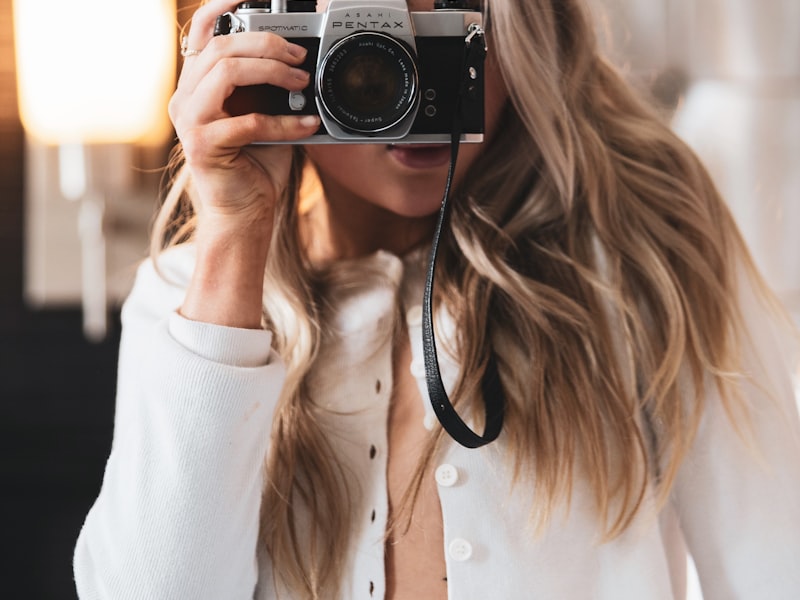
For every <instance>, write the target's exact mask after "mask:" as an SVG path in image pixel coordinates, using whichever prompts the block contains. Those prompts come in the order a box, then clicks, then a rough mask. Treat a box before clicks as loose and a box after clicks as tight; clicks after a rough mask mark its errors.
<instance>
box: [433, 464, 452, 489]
mask: <svg viewBox="0 0 800 600" xmlns="http://www.w3.org/2000/svg"><path fill="white" fill-rule="evenodd" d="M434 476H435V477H436V483H438V484H439V485H441V486H442V487H452V486H454V485H455V484H456V482H458V469H456V468H455V467H454V466H453V465H447V464H445V465H439V467H437V469H436V473H435V474H434Z"/></svg>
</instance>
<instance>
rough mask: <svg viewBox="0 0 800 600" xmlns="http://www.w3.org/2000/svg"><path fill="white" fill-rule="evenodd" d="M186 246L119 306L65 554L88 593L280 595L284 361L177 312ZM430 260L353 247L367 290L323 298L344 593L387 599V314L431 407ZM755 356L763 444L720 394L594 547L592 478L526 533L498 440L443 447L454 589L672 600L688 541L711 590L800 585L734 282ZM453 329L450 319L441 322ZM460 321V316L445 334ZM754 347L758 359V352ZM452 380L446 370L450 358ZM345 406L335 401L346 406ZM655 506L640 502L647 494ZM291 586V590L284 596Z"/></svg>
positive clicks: (798, 434)
mask: <svg viewBox="0 0 800 600" xmlns="http://www.w3.org/2000/svg"><path fill="white" fill-rule="evenodd" d="M193 261H194V257H193V251H192V249H191V247H183V248H179V249H177V250H173V251H170V252H168V253H167V254H166V255H164V256H163V257H162V259H161V267H162V270H163V271H164V272H165V273H166V275H167V276H168V279H169V280H170V281H169V282H168V281H165V280H164V279H162V278H160V277H159V275H157V274H156V273H155V271H154V269H153V266H152V264H151V263H149V262H147V263H145V264H144V265H143V266H142V267H141V268H140V269H139V274H138V277H137V282H136V285H135V287H134V290H133V292H132V293H131V295H130V297H129V299H128V300H127V302H126V304H125V306H124V309H123V313H122V319H123V336H122V344H121V348H120V363H119V383H118V395H117V413H116V419H115V429H114V442H113V447H112V451H111V455H110V457H109V459H108V464H107V467H106V472H105V477H104V481H103V486H102V489H101V491H100V494H99V496H98V498H97V501H96V502H95V504H94V506H93V508H92V509H91V511H90V513H89V515H88V517H87V519H86V522H85V524H84V526H83V529H82V531H81V534H80V538H79V540H78V543H77V547H76V550H75V562H74V568H75V580H76V583H77V589H78V593H79V596H80V597H81V598H82V599H83V600H91V599H96V598H102V599H123V598H130V599H136V600H143V599H150V598H154V599H162V598H163V599H167V598H169V599H173V598H174V599H176V600H178V599H180V600H188V599H191V600H201V599H214V600H219V599H225V600H239V599H241V600H244V599H248V600H249V599H252V598H257V599H259V600H267V599H272V598H275V597H276V591H275V584H274V582H273V579H272V573H271V565H270V560H269V556H267V554H266V552H263V551H261V550H259V549H258V543H257V536H258V528H259V507H260V503H261V490H262V486H263V484H264V481H263V469H262V467H263V463H264V458H265V453H266V452H267V446H268V439H267V438H268V432H269V430H270V423H271V418H272V412H273V408H274V406H275V403H276V400H277V398H278V395H279V393H280V390H281V385H282V381H283V376H284V370H283V367H282V365H281V364H280V361H279V360H278V359H277V358H276V357H275V356H274V354H273V353H272V352H271V350H270V343H271V334H270V333H269V332H267V331H252V330H240V329H231V328H225V327H219V326H214V325H209V324H202V323H196V322H191V321H188V320H186V319H183V318H181V317H180V316H179V315H178V314H177V313H176V312H175V309H176V308H177V307H178V306H180V304H181V303H182V300H183V296H184V291H185V286H186V284H187V282H188V280H189V277H190V274H191V270H192V268H193ZM420 262H421V261H419V260H414V261H412V260H411V259H406V260H405V261H402V260H400V259H398V258H396V257H394V256H390V255H388V254H386V253H378V254H376V255H373V256H371V257H369V258H366V259H362V260H361V261H355V262H354V263H353V264H352V265H351V267H350V268H352V269H358V270H359V274H360V280H361V281H363V285H361V286H358V287H352V286H346V287H344V288H343V289H344V292H343V293H342V295H341V297H340V298H338V299H337V300H336V302H335V304H334V306H333V310H334V313H335V314H334V316H333V320H332V323H333V329H334V330H335V333H336V334H337V335H335V336H333V339H331V340H330V341H329V342H328V343H326V345H325V346H324V348H323V350H322V356H321V359H320V360H321V363H320V369H319V370H318V371H317V372H316V373H315V375H314V379H313V381H312V382H311V390H312V394H313V395H314V398H315V400H316V402H317V403H318V404H319V405H321V406H323V407H329V408H330V409H332V410H331V413H330V414H329V415H328V417H327V418H326V427H328V428H329V431H330V439H331V443H332V444H333V446H334V448H335V449H336V452H337V453H338V457H339V459H340V461H342V463H343V464H344V466H345V468H344V469H343V472H345V473H348V474H350V475H352V479H353V481H351V482H350V483H351V484H353V485H352V486H351V487H353V488H354V489H358V490H360V494H359V496H358V497H357V498H356V499H355V500H354V502H353V505H352V511H353V515H354V517H355V519H354V522H355V523H357V526H356V527H355V529H354V531H353V532H352V539H351V543H350V545H349V546H350V550H349V554H348V556H347V561H348V562H347V564H348V565H349V566H348V568H347V572H346V574H345V579H344V588H343V590H344V591H343V594H342V597H343V598H345V599H364V600H372V599H374V598H383V597H384V593H385V579H384V543H383V535H384V531H385V527H386V519H387V508H388V504H387V491H386V490H387V488H386V448H387V416H388V405H389V399H390V396H391V390H392V357H391V350H392V342H391V335H392V330H393V329H392V324H393V319H394V315H395V314H396V310H397V307H398V306H402V307H406V308H405V309H404V310H405V314H406V320H407V323H408V327H409V335H410V337H411V347H412V352H413V356H414V361H413V364H412V371H413V372H414V374H415V375H416V376H417V379H418V382H419V388H420V393H421V396H422V398H423V401H424V402H425V403H426V409H427V415H428V416H427V417H426V422H425V426H426V427H428V428H431V427H438V426H439V425H438V424H437V423H436V421H435V417H432V412H431V410H430V409H429V408H427V406H428V404H427V391H426V389H425V384H424V369H423V367H422V348H421V341H420V324H419V323H420V310H419V306H418V304H419V301H420V299H421V284H422V267H421V264H420ZM743 296H744V297H743V302H744V304H745V311H746V315H747V319H748V321H749V323H750V324H751V334H752V344H750V345H748V347H747V349H746V351H747V353H748V354H747V359H746V360H747V363H746V364H747V365H749V366H750V367H751V368H752V375H753V376H754V378H755V381H757V382H758V384H760V385H762V386H764V388H765V390H772V392H773V394H774V398H771V399H768V398H767V397H766V396H765V392H764V391H763V390H761V389H759V388H758V387H757V386H755V385H753V384H750V383H747V384H744V385H743V392H744V394H745V396H746V398H747V400H748V403H749V405H750V407H751V408H752V420H753V424H754V433H755V440H756V442H757V443H758V445H759V448H760V452H761V454H760V457H759V456H758V455H757V454H755V453H754V452H753V451H752V450H750V449H748V448H747V447H746V446H745V444H743V443H742V442H741V438H740V437H739V436H738V435H737V433H735V432H734V430H733V429H732V427H731V425H730V424H729V420H728V418H727V416H726V414H725V412H724V409H723V407H722V406H721V402H720V399H719V397H718V396H717V394H716V393H715V391H714V390H713V389H709V397H708V410H707V413H706V414H705V416H704V418H703V421H702V424H701V427H700V431H699V433H698V437H697V441H696V443H695V445H694V448H693V450H692V452H691V454H690V456H689V457H688V458H687V459H686V461H685V463H684V465H683V466H682V468H681V472H680V475H679V477H678V480H677V483H676V486H675V489H674V493H673V495H672V499H671V501H670V502H669V504H668V505H667V506H666V508H664V509H663V510H662V511H661V512H660V513H658V514H655V513H654V512H653V511H648V510H643V511H641V512H640V513H639V515H638V517H637V518H636V520H635V521H634V523H633V525H632V526H631V527H630V528H629V529H628V530H627V531H626V532H625V533H624V534H623V535H621V536H620V537H618V538H616V539H614V540H613V541H611V542H607V543H601V542H600V541H599V531H598V526H597V521H596V518H595V516H594V511H593V501H592V495H591V493H590V491H589V488H588V486H587V485H586V484H585V483H584V482H582V481H577V482H576V485H575V492H574V497H573V499H572V502H571V508H570V511H569V512H566V511H564V512H563V514H560V515H556V516H555V517H554V518H553V520H552V523H551V525H550V526H549V528H548V529H547V530H546V531H545V532H544V533H543V534H542V535H541V536H540V537H535V536H534V534H533V532H532V531H531V530H530V527H529V524H528V520H527V519H528V515H529V514H530V507H531V502H532V501H533V499H534V497H535V489H534V486H533V485H532V484H530V483H527V484H526V482H525V481H522V482H520V483H518V484H517V485H516V486H514V487H512V485H511V475H510V470H509V469H508V465H507V463H508V461H507V460H506V459H507V456H504V454H505V453H506V442H505V440H504V439H503V436H502V435H501V438H500V439H499V440H498V441H497V442H494V443H492V444H490V445H489V446H487V447H485V448H482V449H479V450H468V449H465V448H462V447H460V446H459V445H457V444H456V443H454V442H452V443H448V444H446V446H445V448H444V450H443V453H442V456H440V457H437V462H438V468H437V469H436V474H435V477H436V481H437V487H438V492H439V497H440V500H441V507H442V515H443V519H444V538H445V539H444V548H443V551H444V554H445V557H446V564H447V586H448V591H449V598H450V599H451V600H472V599H474V600H493V599H504V600H516V599H519V600H522V599H541V600H587V599H596V600H668V599H670V600H672V599H677V598H683V597H685V587H686V583H685V575H686V573H685V566H686V560H685V558H686V551H687V549H688V551H690V552H691V554H692V556H693V557H694V560H695V563H696V565H697V569H698V573H699V576H700V581H701V584H702V587H703V592H704V595H705V598H706V600H715V599H718V600H731V599H753V600H764V599H769V600H780V599H786V600H797V599H798V598H800V424H798V414H797V407H796V404H795V402H794V393H793V390H792V387H791V381H790V378H789V376H788V372H789V370H788V366H787V359H786V354H785V353H784V352H783V351H782V350H781V347H780V346H779V344H778V341H777V337H776V335H775V334H776V333H778V332H776V331H775V330H774V328H772V326H771V324H770V323H768V322H766V321H765V320H764V319H763V318H762V317H760V316H759V309H757V308H756V304H755V302H754V301H753V299H752V298H751V297H749V296H748V294H744V295H743ZM444 329H445V335H447V333H446V332H447V327H446V325H445V326H444ZM451 333H452V331H451ZM757 357H760V359H759V358H757ZM440 358H442V359H443V360H442V372H443V377H444V380H445V384H446V385H447V386H451V385H452V383H453V381H454V380H455V377H456V375H457V365H456V364H455V363H454V362H453V360H452V359H451V358H448V356H447V355H446V354H445V355H444V357H440ZM337 409H341V411H339V412H338V413H337ZM648 505H650V506H652V497H648V498H647V499H646V502H645V506H648ZM283 597H287V596H285V595H284V596H283Z"/></svg>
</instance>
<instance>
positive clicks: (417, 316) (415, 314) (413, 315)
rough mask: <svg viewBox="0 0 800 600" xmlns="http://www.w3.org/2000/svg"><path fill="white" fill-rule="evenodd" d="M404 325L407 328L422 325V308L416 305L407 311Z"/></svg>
mask: <svg viewBox="0 0 800 600" xmlns="http://www.w3.org/2000/svg"><path fill="white" fill-rule="evenodd" d="M406 323H407V324H408V326H409V327H417V326H418V325H419V324H420V323H422V306H420V305H419V304H417V305H416V306H412V307H411V308H409V309H408V312H407V313H406Z"/></svg>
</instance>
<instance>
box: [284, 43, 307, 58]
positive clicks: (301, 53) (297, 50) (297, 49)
mask: <svg viewBox="0 0 800 600" xmlns="http://www.w3.org/2000/svg"><path fill="white" fill-rule="evenodd" d="M287 51H288V52H289V54H290V55H292V56H293V57H295V58H305V57H306V54H308V50H306V49H305V48H303V47H302V46H298V45H297V44H292V43H289V44H287Z"/></svg>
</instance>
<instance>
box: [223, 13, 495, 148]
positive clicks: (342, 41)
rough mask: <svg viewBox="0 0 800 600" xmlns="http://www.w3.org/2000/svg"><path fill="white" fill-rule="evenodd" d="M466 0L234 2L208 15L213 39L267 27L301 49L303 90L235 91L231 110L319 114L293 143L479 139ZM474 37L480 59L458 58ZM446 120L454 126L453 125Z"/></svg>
mask: <svg viewBox="0 0 800 600" xmlns="http://www.w3.org/2000/svg"><path fill="white" fill-rule="evenodd" d="M472 5H474V2H473V1H470V0H437V2H436V3H435V5H434V6H435V7H434V9H433V10H432V11H427V12H411V11H409V10H408V6H407V4H406V0H330V2H329V4H328V7H327V10H326V11H325V12H319V13H318V12H316V2H315V1H314V0H272V2H243V3H241V4H239V5H238V7H237V8H236V10H235V11H234V12H229V13H225V14H224V15H221V16H220V17H219V18H218V19H217V25H216V28H215V32H214V34H215V35H225V34H236V33H238V32H244V31H263V32H271V33H275V34H278V35H281V36H282V37H284V38H286V39H288V40H289V41H291V42H293V43H295V44H298V45H300V46H303V47H305V48H306V49H307V50H308V55H307V57H306V60H305V63H304V64H303V65H301V68H303V69H306V70H307V71H309V72H310V73H311V74H312V77H311V82H310V84H309V86H308V87H307V88H306V89H304V90H302V91H299V92H289V91H287V90H285V89H283V88H279V87H276V86H273V85H268V84H264V85H253V86H243V87H238V88H236V89H235V90H234V92H233V94H231V96H230V97H229V98H228V99H227V101H226V104H225V110H226V112H228V114H231V115H243V114H249V113H253V112H257V113H265V114H272V115H319V117H320V121H321V125H320V128H319V130H318V131H317V132H316V133H315V134H314V135H313V136H310V137H309V138H306V139H303V140H297V141H293V142H291V143H295V144H325V143H340V144H341V143H415V144H419V143H444V142H449V141H450V140H451V137H452V135H453V132H454V127H457V128H458V130H457V132H456V133H459V134H460V139H461V141H463V142H480V141H483V127H484V123H483V120H484V106H483V86H484V73H483V56H484V55H485V45H483V39H482V36H483V30H482V29H481V24H482V16H481V13H480V11H478V10H473V9H471V8H470V7H471V6H472ZM476 33H477V34H478V35H480V37H481V40H480V42H481V45H482V53H481V54H480V59H479V60H470V59H465V57H467V56H468V53H467V52H466V48H467V46H469V44H470V43H471V40H472V38H473V37H474V36H475V34H476ZM454 123H457V124H456V125H454Z"/></svg>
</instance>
